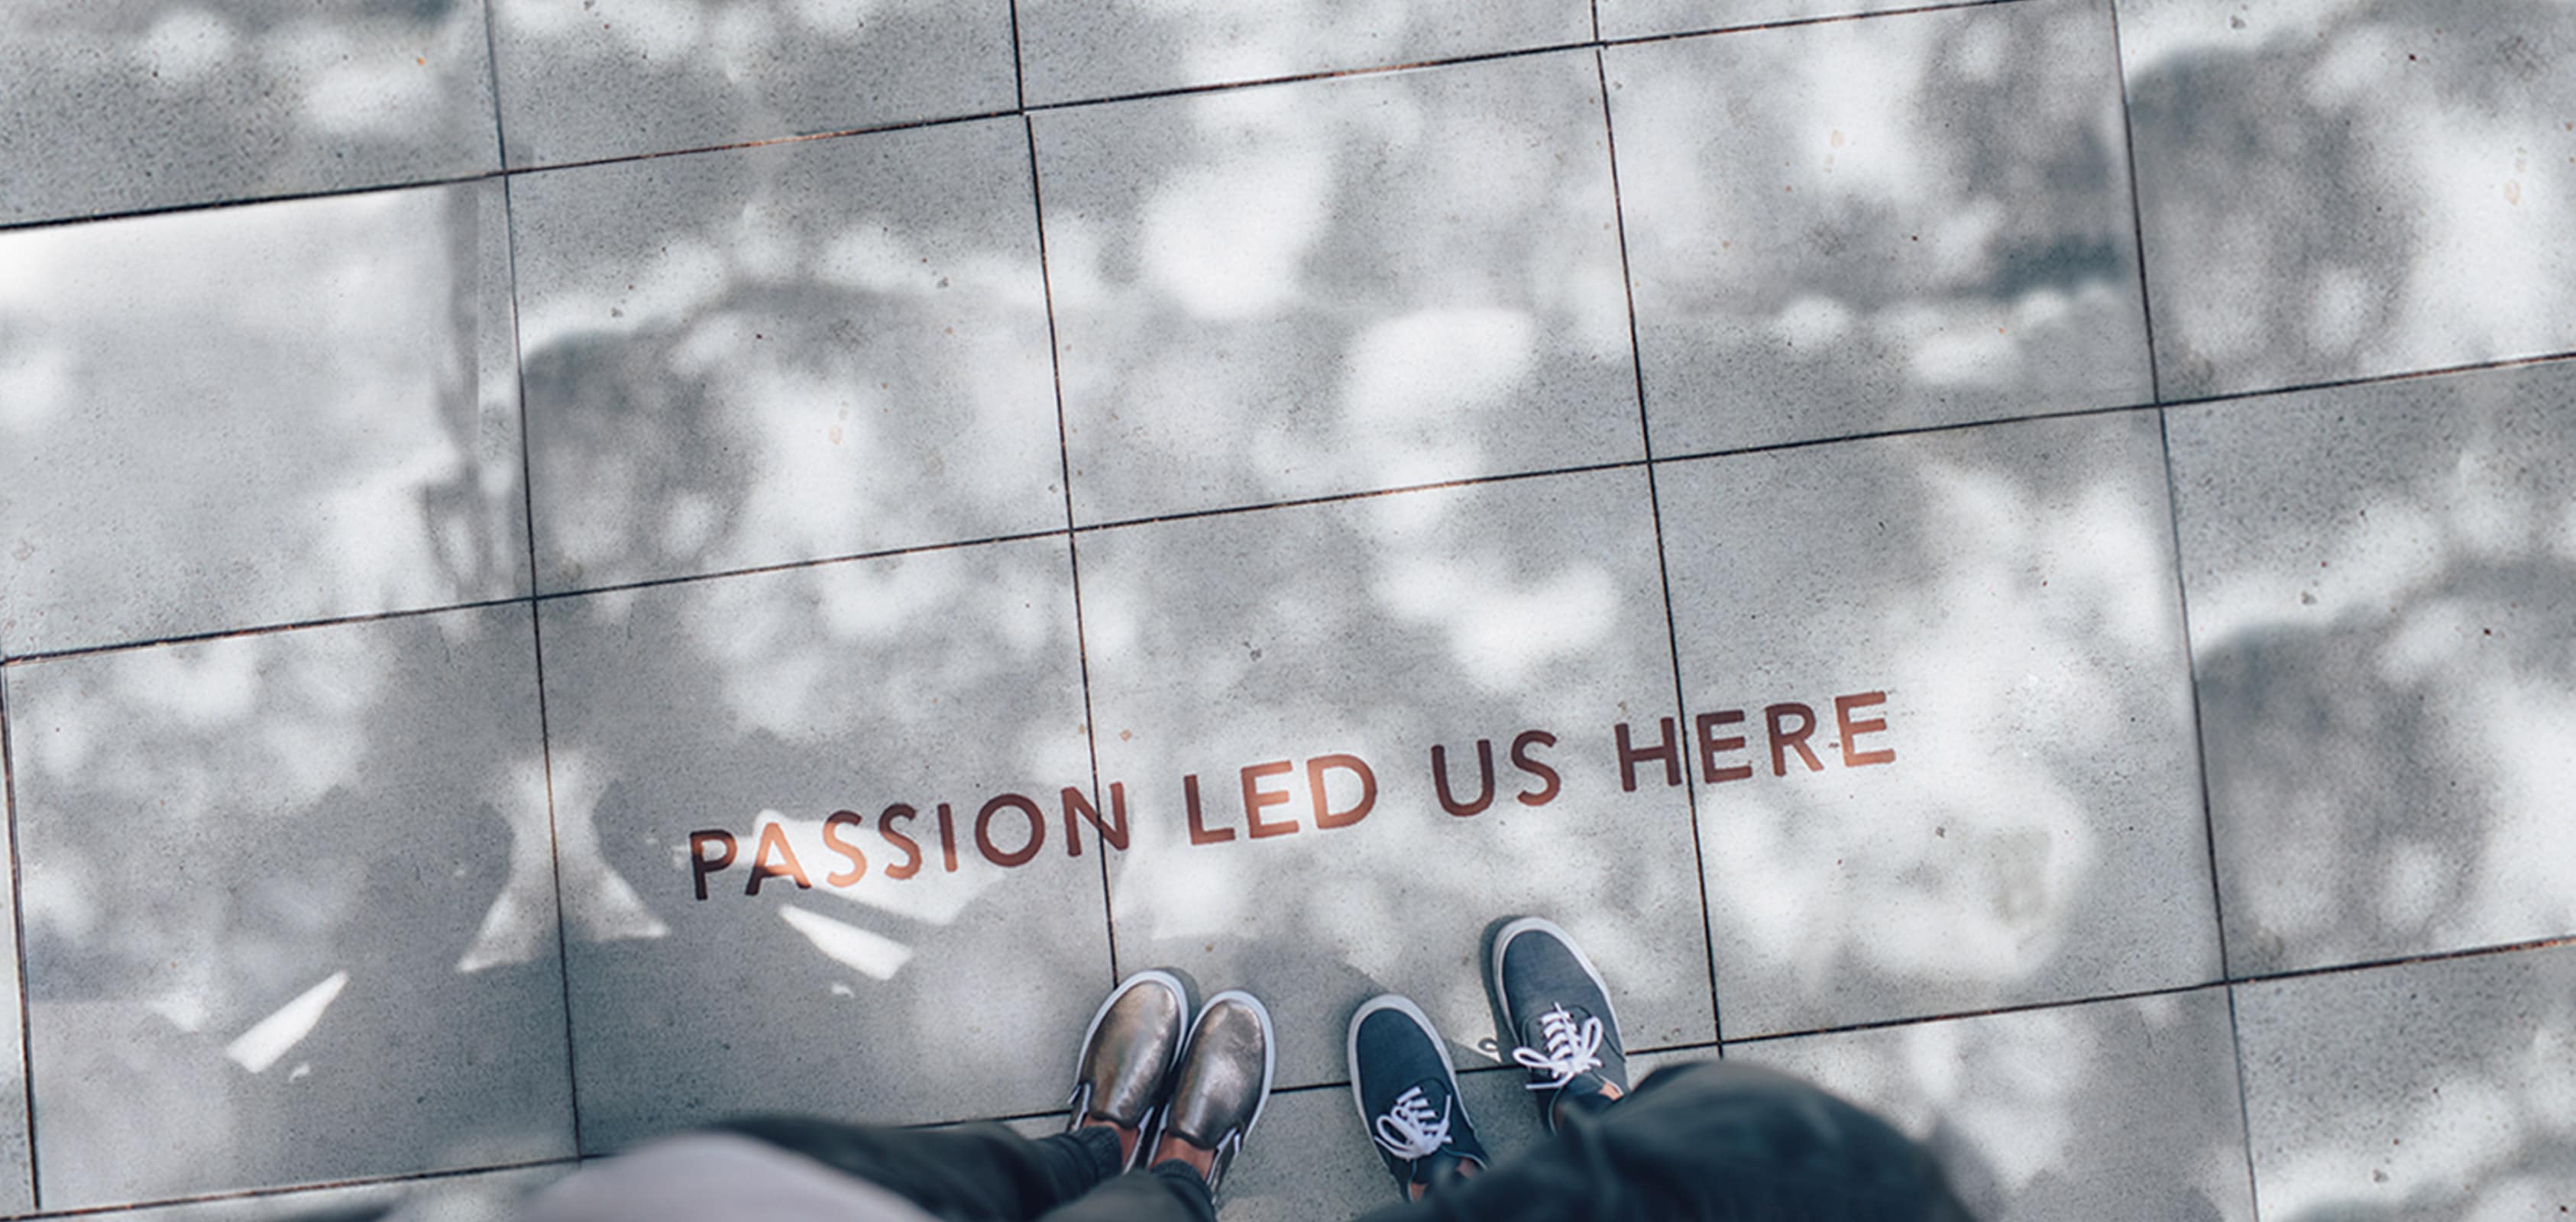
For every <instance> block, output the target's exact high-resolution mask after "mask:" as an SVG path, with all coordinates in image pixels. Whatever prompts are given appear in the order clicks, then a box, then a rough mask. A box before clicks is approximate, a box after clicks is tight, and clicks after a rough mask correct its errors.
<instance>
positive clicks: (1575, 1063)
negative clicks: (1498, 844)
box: [1072, 917, 1628, 1198]
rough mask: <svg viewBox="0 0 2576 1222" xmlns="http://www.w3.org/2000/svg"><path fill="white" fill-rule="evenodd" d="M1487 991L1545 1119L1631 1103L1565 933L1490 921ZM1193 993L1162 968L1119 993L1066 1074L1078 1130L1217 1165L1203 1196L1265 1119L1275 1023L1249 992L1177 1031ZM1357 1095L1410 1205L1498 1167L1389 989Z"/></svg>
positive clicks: (1362, 1060)
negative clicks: (1102, 1125)
mask: <svg viewBox="0 0 2576 1222" xmlns="http://www.w3.org/2000/svg"><path fill="white" fill-rule="evenodd" d="M1492 945H1493V949H1492V951H1491V953H1490V954H1488V955H1487V956H1486V960H1485V965H1484V966H1485V987H1486V989H1487V991H1488V993H1489V994H1490V996H1491V998H1492V1001H1493V1004H1494V1009H1495V1017H1496V1019H1497V1020H1498V1022H1499V1023H1500V1030H1501V1032H1502V1033H1503V1038H1504V1039H1506V1040H1509V1041H1511V1043H1512V1045H1513V1046H1512V1049H1511V1058H1512V1060H1513V1061H1514V1062H1515V1063H1517V1064H1519V1065H1520V1066H1521V1067H1523V1068H1524V1069H1526V1070H1528V1071H1529V1083H1528V1087H1529V1090H1530V1092H1531V1094H1532V1095H1533V1096H1534V1097H1535V1099H1536V1101H1537V1104H1538V1109H1539V1119H1540V1122H1541V1123H1542V1124H1544V1125H1546V1126H1547V1128H1548V1130H1549V1131H1550V1132H1554V1131H1555V1129H1556V1126H1557V1124H1558V1122H1559V1120H1560V1119H1561V1118H1562V1117H1564V1116H1566V1115H1569V1114H1571V1113H1573V1112H1577V1111H1584V1110H1589V1109H1592V1108H1596V1107H1599V1106H1602V1105H1604V1104H1606V1103H1607V1102H1609V1101H1610V1100H1613V1099H1616V1098H1618V1097H1619V1096H1621V1095H1624V1094H1625V1093H1627V1089H1628V1065H1627V1057H1626V1055H1625V1050H1624V1046H1623V1045H1622V1044H1621V1043H1620V1040H1619V1022H1618V1019H1617V1017H1616V1016H1615V1015H1614V1014H1613V1013H1612V1011H1611V1008H1610V992H1609V988H1608V986H1607V985H1605V984H1604V983H1603V982H1602V979H1601V973H1600V972H1599V971H1598V970H1597V969H1595V968H1594V967H1593V966H1592V961H1591V960H1590V959H1589V958H1587V957H1585V956H1584V954H1583V951H1582V950H1581V949H1580V948H1578V947H1577V946H1575V944H1574V941H1573V939H1571V938H1569V937H1567V936H1566V933H1565V931H1564V930H1562V929H1559V928H1557V927H1556V925H1554V924H1553V923H1551V922H1549V921H1547V920H1545V919H1542V918H1539V917H1521V918H1517V919H1513V920H1507V921H1504V922H1501V923H1499V924H1498V926H1497V927H1496V928H1495V929H1494V932H1493V942H1492ZM1189 1013H1190V1005H1189V989H1188V986H1187V985H1186V984H1185V983H1184V982H1183V981H1182V980H1181V978H1180V977H1179V976H1177V975H1174V974H1173V973H1171V972H1167V971H1160V970H1157V971H1147V972H1139V973H1137V974H1135V975H1133V976H1130V977H1128V978H1127V979H1126V980H1124V981H1121V982H1120V983H1119V985H1118V988H1117V989H1116V990H1115V991H1113V992H1111V993H1110V995H1109V999H1108V1000H1107V1001H1104V1002H1102V1003H1101V1004H1100V1009H1099V1011H1098V1012H1097V1013H1095V1014H1093V1015H1092V1018H1091V1028H1090V1030H1089V1031H1087V1032H1085V1033H1084V1036H1083V1044H1082V1055H1081V1057H1080V1059H1079V1060H1078V1061H1077V1062H1076V1063H1075V1068H1074V1082H1075V1085H1074V1092H1073V1100H1072V1111H1073V1124H1074V1125H1075V1127H1077V1128H1078V1127H1080V1126H1082V1125H1083V1124H1086V1123H1089V1122H1092V1121H1094V1120H1106V1121H1108V1122H1110V1123H1112V1124H1116V1125H1119V1126H1120V1127H1123V1128H1128V1129H1130V1130H1132V1131H1134V1132H1137V1133H1139V1134H1141V1135H1142V1137H1141V1139H1140V1140H1139V1141H1138V1142H1137V1143H1136V1153H1135V1156H1134V1157H1133V1158H1132V1159H1131V1160H1130V1163H1131V1165H1133V1164H1136V1163H1141V1162H1144V1161H1147V1160H1149V1159H1150V1158H1151V1152H1152V1151H1153V1149H1154V1148H1155V1145H1156V1143H1157V1142H1158V1141H1159V1139H1160V1138H1161V1137H1163V1136H1166V1135H1168V1136H1172V1137H1177V1138H1179V1139H1180V1140H1182V1141H1184V1142H1187V1143H1188V1144H1190V1145H1192V1146H1196V1147H1198V1148H1199V1149H1201V1150H1205V1151H1208V1152H1209V1153H1210V1154H1211V1155H1212V1159H1211V1163H1212V1165H1211V1167H1210V1170H1209V1171H1208V1175H1207V1180H1208V1190H1209V1192H1211V1193H1213V1192H1215V1191H1216V1190H1217V1188H1218V1186H1219V1185H1220V1184H1221V1183H1222V1182H1223V1180H1224V1177H1225V1170H1226V1168H1227V1167H1228V1166H1230V1165H1232V1163H1233V1161H1234V1158H1235V1156H1236V1155H1237V1154H1238V1153H1240V1152H1241V1151H1242V1149H1243V1139H1244V1138H1245V1137H1246V1136H1247V1135H1249V1134H1250V1133H1251V1132H1252V1126H1253V1123H1254V1122H1255V1121H1257V1120H1259V1119H1260V1118H1261V1109H1262V1106H1263V1105H1264V1104H1265V1103H1266V1102H1267V1101H1268V1099H1269V1096H1270V1080H1271V1076H1272V1073H1273V1070H1274V1068H1275V1066H1276V1054H1275V1048H1276V1043H1275V1041H1274V1039H1273V1037H1272V1032H1271V1025H1270V1012H1269V1011H1268V1010H1267V1009H1266V1008H1264V1007H1263V1006H1262V1004H1261V1002H1260V1000H1259V999H1258V998H1255V997H1254V996H1252V995H1251V994H1249V993H1245V992H1241V991H1239V990H1236V991H1228V992H1224V993H1219V994H1217V995H1216V996H1215V997H1212V998H1209V999H1208V1002H1207V1005H1205V1006H1204V1007H1202V1008H1200V1009H1199V1011H1198V1013H1197V1017H1196V1018H1195V1019H1194V1020H1192V1021H1190V1022H1189V1023H1188V1025H1187V1028H1186V1029H1184V1027H1183V1024H1182V1016H1183V1015H1186V1014H1189ZM1347 1048H1348V1052H1349V1054H1350V1070H1351V1094H1352V1096H1353V1098H1354V1099H1355V1100H1356V1101H1357V1102H1358V1105H1359V1112H1360V1121H1361V1123H1363V1124H1365V1125H1367V1126H1368V1129H1369V1136H1370V1137H1371V1138H1373V1139H1374V1140H1375V1141H1376V1143H1377V1149H1378V1156H1379V1157H1380V1158H1381V1159H1383V1160H1384V1161H1385V1163H1386V1167H1387V1170H1388V1171H1389V1172H1390V1173H1391V1174H1393V1175H1394V1177H1395V1180H1396V1189H1397V1191H1398V1192H1400V1193H1402V1194H1403V1195H1404V1196H1406V1197H1407V1198H1411V1197H1412V1196H1414V1195H1415V1193H1416V1190H1417V1189H1418V1188H1419V1189H1427V1188H1428V1187H1429V1186H1431V1185H1433V1184H1436V1183H1439V1182H1441V1181H1443V1180H1446V1179H1449V1178H1452V1177H1455V1176H1459V1175H1461V1174H1468V1172H1466V1171H1465V1170H1464V1169H1465V1168H1466V1167H1467V1166H1468V1165H1470V1164H1473V1165H1474V1166H1475V1167H1476V1168H1477V1169H1482V1168H1485V1167H1488V1166H1491V1165H1492V1160H1491V1159H1490V1158H1488V1157H1487V1156H1486V1153H1485V1147H1484V1144H1483V1143H1482V1142H1481V1141H1479V1140H1477V1137H1476V1130H1475V1126H1474V1125H1473V1124H1472V1123H1470V1122H1469V1120H1468V1117H1467V1107H1466V1104H1465V1103H1464V1102H1463V1101H1461V1100H1460V1099H1459V1097H1458V1071H1457V1066H1456V1065H1455V1064H1453V1063H1452V1062H1451V1060H1450V1058H1449V1050H1448V1046H1447V1045H1446V1044H1445V1043H1443V1042H1442V1040H1441V1038H1440V1033H1439V1032H1438V1031H1437V1030H1435V1029H1434V1028H1433V1027H1432V1025H1431V1020H1430V1019H1429V1018H1428V1017H1426V1016H1425V1015H1424V1014H1423V1013H1422V1009H1421V1007H1419V1006H1416V1005H1415V1004H1414V1003H1413V1002H1411V1001H1409V1000H1407V999H1405V998H1403V997H1400V996H1397V995H1395V994H1392V993H1388V994H1383V995H1380V996H1377V997H1373V998H1370V999H1369V1000H1368V1001H1366V1002H1363V1003H1361V1005H1360V1007H1359V1009H1358V1010H1357V1011H1356V1012H1355V1013H1353V1014H1352V1015H1351V1024H1350V1032H1349V1039H1348V1044H1347Z"/></svg>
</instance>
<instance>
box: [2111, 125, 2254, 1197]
mask: <svg viewBox="0 0 2576 1222" xmlns="http://www.w3.org/2000/svg"><path fill="white" fill-rule="evenodd" d="M2121 88H2122V94H2123V97H2125V96H2126V91H2127V85H2126V84H2125V83H2124V84H2123V85H2122V86H2121ZM2123 105H2124V106H2125V103H2124V104H2123ZM2131 189H2132V190H2134V189H2135V183H2134V180H2133V181H2132V184H2131ZM2142 250H2143V248H2142ZM2143 257H2144V256H2143V254H2142V255H2141V258H2142V259H2143ZM2145 274H2146V273H2145V271H2144V268H2143V266H2142V267H2141V269H2140V272H2139V288H2140V291H2141V295H2142V296H2143V293H2144V289H2145V284H2146V281H2145ZM2147 350H2148V357H2149V362H2150V366H2149V367H2150V368H2152V367H2153V359H2154V352H2155V336H2154V334H2153V333H2152V331H2151V332H2150V333H2149V335H2148V337H2147ZM2156 450H2157V454H2158V457H2159V459H2160V460H2161V461H2162V462H2163V463H2164V469H2165V525H2166V529H2167V530H2168V531H2169V532H2170V536H2169V537H2170V539H2171V541H2172V543H2173V566H2174V567H2173V577H2174V610H2175V613H2176V614H2178V615H2179V616H2181V628H2182V653H2183V673H2184V675H2185V676H2187V677H2188V679H2189V680H2190V682H2189V687H2190V689H2191V757H2192V764H2193V770H2194V772H2195V773H2196V774H2197V777H2198V780H2199V782H2200V833H2201V838H2202V843H2203V846H2204V847H2205V848H2206V849H2207V852H2208V858H2207V860H2208V862H2209V914H2210V919H2211V921H2213V922H2214V923H2215V924H2216V925H2217V928H2218V972H2219V975H2220V976H2221V977H2230V976H2232V975H2233V974H2234V972H2235V964H2234V962H2233V961H2232V960H2230V959H2229V957H2228V954H2227V897H2226V895H2225V894H2224V893H2223V892H2222V891H2221V890H2220V888H2219V884H2218V814H2217V810H2216V808H2215V805H2214V804H2213V803H2212V802H2211V801H2210V796H2209V740H2208V738H2207V727H2206V726H2205V725H2204V723H2203V722H2202V720H2201V714H2200V654H2199V651H2198V650H2195V649H2194V648H2192V642H2191V583H2190V581H2189V580H2188V579H2187V577H2186V574H2185V573H2184V570H2183V558H2182V483H2181V480H2180V479H2179V478H2178V477H2177V476H2176V474H2175V472H2174V461H2173V425H2172V416H2171V413H2170V412H2169V411H2168V410H2167V409H2165V408H2162V407H2159V408H2157V409H2156ZM2227 1046H2228V1050H2229V1052H2230V1053H2231V1054H2232V1059H2233V1060H2234V1062H2235V1069H2236V1121H2237V1123H2236V1129H2237V1132H2238V1133H2239V1134H2240V1135H2241V1136H2242V1137H2243V1138H2244V1139H2245V1141H2244V1144H2245V1184H2246V1191H2247V1192H2248V1193H2251V1192H2252V1191H2253V1185H2254V1118H2253V1113H2252V1112H2251V1111H2250V1110H2249V1109H2248V1107H2247V1104H2246V1097H2245V1038H2244V1033H2243V1031H2242V1030H2241V1029H2240V1028H2239V1026H2238V1025H2237V1021H2236V987H2235V985H2234V984H2232V983H2231V984H2230V985H2229V986H2228V989H2227Z"/></svg>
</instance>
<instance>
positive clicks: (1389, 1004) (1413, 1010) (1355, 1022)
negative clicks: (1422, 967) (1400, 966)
mask: <svg viewBox="0 0 2576 1222" xmlns="http://www.w3.org/2000/svg"><path fill="white" fill-rule="evenodd" d="M1380 1010H1393V1011H1395V1012H1396V1013H1398V1014H1402V1015H1404V1016H1405V1017H1407V1018H1410V1019H1412V1020H1413V1022H1414V1024H1415V1025H1416V1026H1419V1027H1421V1028H1422V1034H1423V1035H1425V1036H1427V1037H1429V1038H1430V1040H1431V1050H1432V1051H1434V1052H1437V1053H1439V1054H1440V1068H1442V1069H1444V1070H1447V1071H1448V1073H1449V1100H1450V1106H1452V1107H1454V1108H1456V1109H1457V1110H1458V1116H1459V1118H1460V1119H1462V1120H1465V1121H1466V1122H1467V1123H1468V1124H1469V1125H1470V1126H1473V1125H1474V1124H1475V1123H1476V1118H1475V1117H1473V1116H1470V1115H1468V1114H1467V1101H1466V1100H1465V1099H1462V1098H1459V1097H1458V1066H1457V1064H1456V1063H1455V1062H1452V1061H1451V1060H1450V1059H1449V1045H1448V1042H1447V1041H1445V1040H1442V1039H1441V1038H1440V1029H1439V1028H1438V1027H1434V1026H1432V1025H1431V1016H1430V1015H1427V1014H1424V1013H1423V1012H1422V1007H1420V1006H1417V1005H1415V1004H1413V1002H1412V1001H1411V1000H1409V999H1407V998H1404V997H1399V996H1397V995H1396V994H1393V993H1380V994H1378V995H1377V996H1375V997H1372V998H1369V999H1368V1000H1367V1001H1364V1002H1361V1003H1360V1008H1359V1009H1358V1011H1356V1012H1354V1013H1353V1014H1352V1015H1351V1026H1350V1030H1349V1031H1347V1032H1345V1033H1344V1034H1343V1036H1342V1063H1343V1064H1345V1065H1348V1066H1349V1067H1350V1070H1351V1105H1352V1106H1353V1107H1356V1108H1358V1109H1359V1113H1360V1125H1361V1126H1362V1127H1363V1128H1366V1129H1367V1130H1368V1131H1369V1133H1370V1134H1371V1136H1374V1135H1375V1134H1376V1133H1377V1117H1375V1116H1371V1115H1369V1110H1368V1100H1367V1099H1366V1098H1364V1097H1363V1096H1362V1095H1361V1094H1360V1023H1362V1022H1363V1021H1365V1020H1366V1019H1367V1018H1368V1016H1369V1015H1372V1014H1375V1013H1377V1012H1378V1011H1380Z"/></svg>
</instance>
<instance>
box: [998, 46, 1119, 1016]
mask: <svg viewBox="0 0 2576 1222" xmlns="http://www.w3.org/2000/svg"><path fill="white" fill-rule="evenodd" d="M1011 13H1012V17H1011V31H1012V36H1013V42H1012V47H1013V54H1014V56H1015V57H1016V55H1017V48H1018V45H1019V44H1018V41H1017V38H1018V33H1019V28H1020V26H1019V5H1018V4H1017V3H1016V2H1015V3H1013V4H1012V6H1011ZM1020 134H1021V136H1022V137H1023V138H1024V139H1026V140H1027V142H1028V149H1029V215H1030V218H1031V219H1032V221H1034V223H1035V225H1036V229H1037V239H1038V287H1039V289H1040V290H1042V291H1043V293H1044V295H1045V300H1046V319H1047V376H1048V383H1049V385H1051V386H1052V387H1053V388H1054V391H1055V454H1056V482H1057V485H1058V486H1059V487H1061V488H1062V489H1063V490H1064V556H1065V563H1066V566H1067V569H1068V571H1069V572H1070V574H1071V577H1072V581H1073V649H1074V657H1075V659H1076V661H1078V662H1079V663H1080V664H1081V667H1082V746H1083V750H1084V752H1085V753H1086V754H1087V755H1088V756H1089V758H1090V760H1091V808H1092V809H1093V810H1106V809H1107V808H1106V807H1104V806H1102V805H1101V794H1100V727H1099V726H1098V725H1097V724H1096V722H1097V721H1098V719H1097V718H1096V717H1094V716H1093V715H1092V712H1091V639H1090V634H1089V632H1088V630H1087V629H1086V628H1085V627H1084V621H1083V618H1082V540H1081V538H1080V537H1079V536H1078V535H1076V534H1075V533H1074V530H1073V443H1072V441H1071V438H1070V435H1069V433H1068V432H1067V430H1066V427H1065V420H1064V356H1063V352H1062V350H1061V349H1060V348H1059V347H1058V346H1057V343H1056V330H1055V279H1054V275H1053V273H1051V272H1050V271H1048V269H1047V257H1046V250H1047V245H1046V192H1045V188H1044V187H1043V186H1041V185H1040V183H1039V182H1038V131H1037V124H1036V123H1035V122H1034V121H1033V120H1031V119H1030V118H1029V116H1028V115H1027V114H1026V113H1025V112H1023V113H1022V114H1021V115H1020ZM1065 817H1066V818H1067V819H1070V818H1072V817H1073V814H1072V812H1071V811H1069V810H1068V811H1067V812H1065ZM1065 830H1066V834H1067V835H1068V836H1070V837H1072V845H1073V847H1074V848H1077V849H1079V848H1081V847H1082V829H1081V828H1080V827H1079V826H1076V825H1072V824H1068V825H1067V826H1066V829H1065ZM1092 830H1093V831H1094V832H1095V833H1098V832H1099V830H1100V829H1099V826H1098V825H1097V824H1095V825H1093V829H1092ZM1092 840H1093V843H1095V844H1097V845H1098V846H1099V848H1100V863H1099V864H1100V921H1101V928H1102V931H1103V934H1104V937H1103V941H1104V942H1105V943H1106V944H1107V946H1108V949H1109V985H1110V987H1112V988H1115V987H1117V984H1118V979H1119V977H1118V916H1117V910H1116V908H1115V906H1114V905H1112V904H1111V903H1110V899H1109V842H1108V837H1107V836H1106V835H1105V834H1095V835H1094V836H1093V837H1092Z"/></svg>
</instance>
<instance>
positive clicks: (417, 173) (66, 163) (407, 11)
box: [0, 0, 500, 224]
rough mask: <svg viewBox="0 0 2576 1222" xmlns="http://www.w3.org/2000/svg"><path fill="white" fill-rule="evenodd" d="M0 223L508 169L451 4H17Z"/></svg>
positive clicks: (3, 45) (479, 25) (2, 128)
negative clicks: (502, 166)
mask: <svg viewBox="0 0 2576 1222" xmlns="http://www.w3.org/2000/svg"><path fill="white" fill-rule="evenodd" d="M0 80H5V81H8V82H9V83H10V90H9V100H8V104H7V105H5V106H0V165H5V166H7V167H9V172H8V173H7V174H5V175H0V224H5V223H9V222H15V221H33V220H43V219H48V218H55V217H72V216H92V215H97V214H100V213H109V212H131V211H136V210H140V209H146V208H165V207H170V206H173V205H179V204H196V203H209V202H214V201H221V200H240V199H257V198H264V197H269V196H277V195H293V194H301V193H306V192H313V191H329V190H338V189H346V188H350V187H371V186H387V185H393V184H400V183H410V182H420V181H424V180H429V179H436V178H451V177H457V176H461V175H466V174H476V173H482V172H484V171H488V170H492V169H495V168H497V167H498V166H499V164H500V142H499V140H498V139H497V137H496V134H495V132H494V130H493V118H492V66H491V57H490V54H489V49H488V47H487V46H486V43H485V38H484V28H483V9H482V6H480V5H478V4H471V3H459V2H457V0H425V2H423V3H417V4H402V5H369V6H357V5H334V6H330V7H328V8H322V7H317V6H315V5H312V4H303V3H296V2H295V0H226V2H225V3H223V4H220V5H204V4H188V3H182V2H181V0H18V2H17V3H13V4H12V5H10V9H9V37H8V39H7V40H6V41H0Z"/></svg>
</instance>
